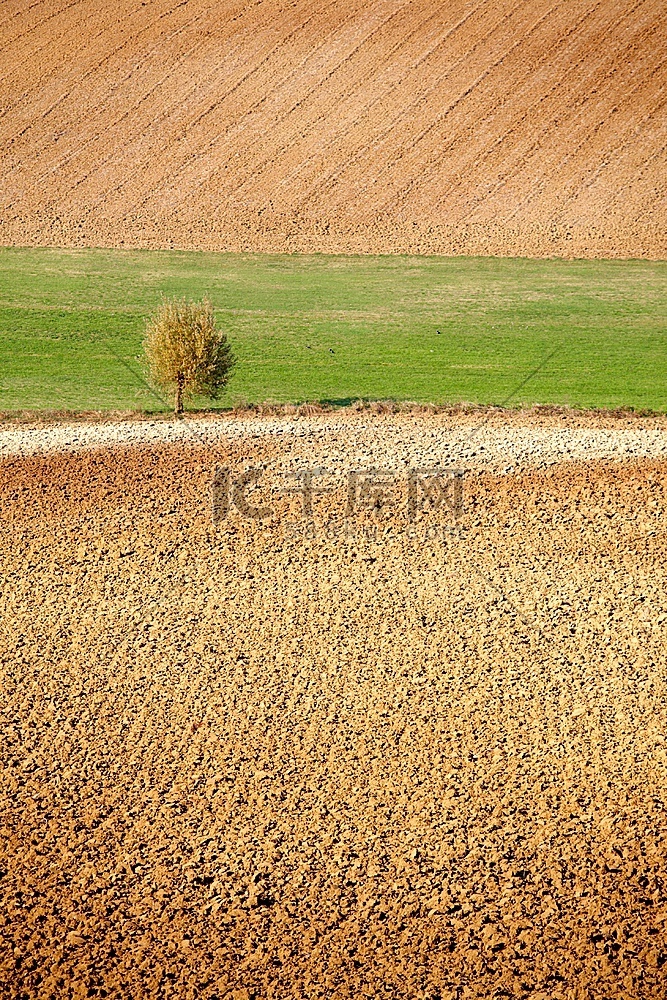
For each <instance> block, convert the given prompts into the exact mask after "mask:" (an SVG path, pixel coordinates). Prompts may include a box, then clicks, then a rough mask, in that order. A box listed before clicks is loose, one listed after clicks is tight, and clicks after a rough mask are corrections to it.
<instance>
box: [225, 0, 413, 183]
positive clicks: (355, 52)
mask: <svg viewBox="0 0 667 1000" xmlns="http://www.w3.org/2000/svg"><path fill="white" fill-rule="evenodd" d="M409 5H410V0H407V2H406V3H404V4H402V5H401V6H400V7H398V8H397V9H396V10H395V11H393V12H392V13H391V14H389V16H388V17H386V18H385V19H384V21H382V22H381V23H380V24H379V25H377V26H376V27H375V28H373V29H372V31H370V32H369V33H368V35H367V36H366V37H365V38H362V40H361V41H360V42H359V43H358V44H357V45H356V46H355V47H354V48H353V49H352V51H351V52H349V53H348V54H347V55H346V56H344V57H343V59H341V60H340V62H339V63H337V64H336V65H335V66H334V67H332V69H331V70H329V72H328V73H327V74H326V75H325V76H324V77H322V79H321V80H318V82H317V83H316V84H314V85H313V86H312V87H311V88H310V90H308V91H306V93H305V94H303V95H300V96H299V100H298V101H296V102H295V103H294V104H293V105H292V107H290V108H289V109H288V110H287V111H286V112H284V113H283V114H282V115H281V116H280V117H279V118H278V119H276V124H281V123H282V122H283V121H285V120H286V119H287V118H289V116H290V115H291V114H292V113H293V112H294V111H295V110H296V109H297V108H298V107H301V106H302V105H303V104H304V103H305V102H306V101H307V100H308V99H309V98H310V97H312V95H313V94H315V93H317V91H319V90H321V88H322V87H323V86H324V85H325V84H326V83H328V82H329V80H331V79H332V78H333V77H334V76H335V75H336V74H337V73H338V72H339V71H340V70H341V69H342V68H343V67H344V66H346V65H347V64H348V63H349V62H350V61H351V60H352V59H354V57H355V56H356V55H358V53H359V52H360V51H361V49H362V48H363V47H364V46H365V45H367V44H368V43H369V42H370V40H371V39H372V38H374V37H375V36H376V35H377V34H379V33H380V32H381V31H382V30H383V29H384V28H386V27H387V25H388V24H390V23H391V21H393V20H394V18H396V17H398V16H399V15H400V14H401V13H403V11H404V10H405V8H406V7H408V6H409ZM429 20H430V19H429ZM368 75H370V74H367V76H366V78H365V79H367V78H368ZM361 85H362V84H361V83H359V84H358V85H357V86H356V87H354V88H352V89H351V90H348V91H346V92H345V93H344V94H343V95H342V96H341V98H340V100H341V101H343V100H346V99H348V97H349V95H350V93H354V92H355V90H357V89H358V88H359V86H361ZM312 128H313V124H312V123H311V124H310V125H309V129H308V130H309V131H312ZM255 144H257V140H256V142H255ZM286 148H288V147H286ZM270 162H271V158H269V157H267V158H265V159H264V160H263V161H261V162H260V163H259V164H258V165H257V166H256V167H255V168H254V170H253V175H254V176H253V180H254V178H255V177H256V176H257V174H259V173H261V171H262V170H263V169H264V168H265V167H266V166H267V164H269V163H270ZM248 183H249V181H248V180H246V181H242V182H241V183H240V184H239V185H237V187H235V188H232V190H231V191H230V192H229V193H230V195H234V194H237V193H238V192H239V191H240V190H242V189H243V188H244V187H245V186H246V185H247V184H248Z"/></svg>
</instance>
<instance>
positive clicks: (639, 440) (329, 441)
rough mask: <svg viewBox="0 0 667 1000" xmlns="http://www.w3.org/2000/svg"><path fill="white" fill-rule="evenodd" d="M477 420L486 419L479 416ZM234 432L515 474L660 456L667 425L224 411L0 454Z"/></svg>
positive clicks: (55, 438) (66, 435) (85, 428)
mask: <svg viewBox="0 0 667 1000" xmlns="http://www.w3.org/2000/svg"><path fill="white" fill-rule="evenodd" d="M482 420H484V418H482ZM241 438H248V439H262V438H265V439H267V441H270V440H271V439H273V440H274V442H276V443H278V442H280V445H281V447H280V452H281V455H282V459H281V461H280V464H284V465H286V466H289V465H291V464H293V462H295V461H299V462H303V461H304V460H307V461H309V462H311V463H313V464H317V463H322V464H324V463H328V464H329V465H330V466H332V467H334V468H335V467H336V466H337V465H340V464H345V465H346V466H348V465H349V463H350V462H351V461H354V462H357V463H359V464H371V465H385V466H392V467H401V466H410V465H415V464H417V465H419V464H421V465H424V464H426V465H445V466H447V465H455V466H459V467H464V468H488V469H492V470H494V471H507V472H510V471H515V470H516V469H519V468H525V467H538V468H544V467H546V466H549V465H553V464H555V463H557V462H560V461H564V460H582V459H600V458H602V459H627V458H639V457H648V458H663V457H665V456H667V427H665V426H662V425H661V422H657V421H656V422H655V423H654V425H653V426H651V424H648V425H647V424H642V423H641V422H639V421H636V422H635V424H631V425H630V426H627V425H626V426H621V427H618V426H608V427H604V426H602V427H591V426H588V427H586V426H584V427H576V426H563V425H562V423H561V424H560V425H558V424H556V425H555V426H536V425H535V422H533V424H532V425H531V423H530V422H529V423H526V424H524V425H523V426H522V425H521V424H517V422H516V420H508V421H507V422H505V423H504V424H503V423H500V424H499V423H498V422H497V420H496V421H495V422H494V423H480V418H479V417H477V421H476V422H472V421H471V419H470V416H469V415H467V416H464V417H460V418H452V417H451V415H449V416H446V417H443V416H441V415H436V416H428V415H427V416H424V415H418V416H414V415H398V416H396V415H392V416H379V417H378V416H372V417H369V416H368V415H363V416H362V415H359V414H349V413H348V414H342V415H336V416H331V415H324V416H313V417H298V418H288V417H226V418H223V419H220V418H218V419H210V420H202V419H196V420H181V421H164V420H154V421H151V420H142V421H123V422H118V423H102V424H85V423H72V424H57V425H54V426H45V427H32V428H21V427H12V428H8V429H5V430H1V431H0V456H9V455H29V454H36V453H48V452H61V451H79V450H82V449H91V448H106V447H113V446H115V445H127V444H132V445H152V446H154V445H158V444H162V443H164V444H167V443H188V442H192V443H193V444H197V445H201V444H204V445H205V446H207V447H215V445H216V444H219V443H223V442H225V441H234V440H239V439H241Z"/></svg>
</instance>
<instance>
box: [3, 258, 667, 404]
mask: <svg viewBox="0 0 667 1000" xmlns="http://www.w3.org/2000/svg"><path fill="white" fill-rule="evenodd" d="M205 293H207V294H208V295H209V297H210V298H211V301H212V302H213V304H214V306H215V309H216V314H217V317H218V321H219V324H220V325H221V326H222V327H223V328H224V329H225V330H226V331H227V332H228V334H229V337H230V339H231V341H232V343H233V346H234V350H235V353H236V355H237V358H238V362H239V363H238V367H237V370H236V373H235V375H234V378H233V380H232V382H231V383H230V385H229V388H228V390H227V391H226V393H225V395H224V397H223V398H221V399H220V400H219V401H218V403H217V404H215V405H216V406H218V407H228V406H230V405H232V404H234V403H238V402H241V401H244V402H261V401H267V400H272V401H276V402H301V401H304V400H326V401H332V402H340V403H345V402H348V401H350V400H353V399H358V398H364V399H396V400H414V401H419V402H434V403H444V402H458V401H469V402H478V403H501V402H507V403H509V404H510V405H519V404H532V403H558V404H570V405H573V406H586V407H618V406H629V407H634V408H637V409H652V410H659V411H665V410H667V262H657V263H653V262H646V261H557V260H517V259H499V258H464V257H459V258H456V257H454V258H442V257H440V258H436V257H419V258H415V257H389V256H387V257H325V256H260V255H247V254H213V253H182V252H176V251H120V250H119V251H109V250H77V251H69V250H51V249H37V250H36V249H13V248H12V249H10V248H5V249H0V410H3V411H13V410H21V409H33V410H42V409H69V410H86V409H141V410H148V411H156V410H161V409H164V408H165V407H164V405H163V403H162V402H161V401H160V400H159V399H157V398H156V397H155V396H154V395H153V394H152V393H151V391H150V390H149V388H148V387H147V386H146V384H145V382H144V376H143V373H142V363H141V340H142V334H143V328H144V323H145V318H146V316H147V315H148V314H149V313H150V312H151V310H153V309H154V308H155V306H156V305H157V304H158V303H159V301H160V299H161V297H162V296H171V295H177V296H187V297H190V298H199V297H201V296H202V295H204V294H205ZM438 330H439V331H440V333H439V334H438V333H437V332H436V331H438ZM535 369H539V370H537V371H535ZM531 373H534V374H532V377H529V376H531ZM201 405H203V406H209V405H210V404H209V403H208V402H207V401H205V400H202V401H201Z"/></svg>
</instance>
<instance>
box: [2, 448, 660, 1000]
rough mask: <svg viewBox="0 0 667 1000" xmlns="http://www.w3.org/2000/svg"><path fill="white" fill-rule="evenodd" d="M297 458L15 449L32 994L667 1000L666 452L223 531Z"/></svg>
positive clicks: (10, 926)
mask: <svg viewBox="0 0 667 1000" xmlns="http://www.w3.org/2000/svg"><path fill="white" fill-rule="evenodd" d="M282 447H283V445H282V444H281V442H279V441H275V440H273V439H271V438H270V437H264V438H258V439H254V440H253V439H251V440H247V441H238V442H237V441H228V442H224V443H223V444H221V445H220V447H219V448H218V449H217V450H216V454H215V456H212V455H211V453H210V451H207V450H204V449H195V448H185V447H183V446H178V445H173V446H169V447H158V448H156V447H152V448H149V447H144V448H126V449H116V450H100V451H86V452H81V453H77V454H74V453H70V454H53V455H41V456H32V457H26V458H18V457H13V458H5V459H3V460H2V462H0V480H1V490H0V496H1V497H2V501H1V503H2V518H1V519H0V547H1V552H2V569H3V572H2V591H3V593H2V603H3V614H2V619H1V621H2V624H1V628H0V651H1V653H0V661H1V664H2V667H1V670H2V685H3V699H2V725H1V726H0V748H1V754H2V807H1V808H2V821H1V822H2V836H1V837H0V870H1V871H2V879H0V893H1V905H0V920H1V922H2V927H1V934H2V951H1V953H0V957H1V972H0V975H1V977H2V979H1V982H2V992H3V995H4V996H7V997H12V998H13V997H16V998H18V997H21V998H25V997H29V998H32V997H39V998H40V1000H41V998H46V997H54V998H55V997H57V998H60V997H79V996H86V997H90V996H108V997H129V996H131V997H133V998H139V997H144V996H145V997H167V996H172V997H205V998H207V1000H213V998H214V997H219V998H223V997H230V998H231V997H234V998H237V1000H239V998H250V997H255V998H257V1000H259V998H264V997H266V998H276V1000H277V998H281V1000H282V998H285V1000H287V998H290V1000H291V998H306V997H308V998H311V997H316V996H319V997H332V998H333V997H335V998H341V997H349V998H352V997H354V998H358V997H364V996H367V997H373V998H375V997H382V996H387V997H397V998H413V997H414V998H418V997H419V998H429V1000H436V998H441V1000H443V998H447V1000H454V998H457V1000H459V998H463V997H465V998H474V997H477V998H480V1000H481V998H489V997H502V996H504V997H533V998H537V997H539V998H543V1000H546V998H549V1000H565V998H567V1000H570V998H571V1000H575V998H576V1000H580V998H586V1000H589V998H590V1000H603V998H606V1000H609V998H614V1000H615V998H619V1000H620V998H623V1000H649V998H662V997H664V991H665V979H666V973H667V964H666V963H667V937H666V933H667V890H666V888H665V877H666V868H667V859H666V856H665V850H666V841H665V835H666V822H665V808H666V804H665V787H666V780H667V747H666V744H665V723H666V722H667V704H666V701H665V695H666V685H665V645H664V623H665V618H666V616H667V598H666V594H665V579H664V577H665V548H666V543H665V534H664V513H665V501H666V498H665V471H666V470H665V462H664V461H658V460H651V459H645V458H644V459H636V460H634V461H625V462H588V463H584V462H578V463H562V464H559V465H556V466H554V467H552V468H550V469H547V470H536V469H533V470H526V471H524V472H521V473H517V474H514V475H505V476H501V475H493V474H491V473H489V472H484V471H481V472H479V473H475V474H473V473H469V474H468V475H467V477H466V478H465V480H464V497H463V510H462V512H460V514H459V517H458V519H455V518H454V517H453V515H450V514H447V512H446V511H443V510H440V509H438V508H433V509H429V507H428V505H426V506H425V507H424V510H423V511H422V512H421V513H420V514H418V515H417V519H416V520H414V521H412V522H410V521H407V520H406V514H405V510H404V509H403V508H402V507H400V506H396V507H394V508H391V507H388V508H380V509H379V510H375V511H372V510H367V509H366V508H363V507H362V508H360V509H359V510H357V509H356V508H355V510H354V512H351V513H350V514H349V516H348V517H347V526H348V530H347V533H342V534H338V535H337V536H335V537H332V536H331V535H330V534H328V533H327V531H325V530H324V529H325V526H326V524H328V523H330V522H331V520H332V519H341V517H342V511H343V508H344V504H345V494H344V492H339V493H331V494H322V495H318V496H317V497H316V498H315V502H314V515H313V523H312V525H311V526H310V528H308V525H307V524H304V522H303V521H300V520H299V509H300V498H299V497H298V496H290V495H288V496H285V495H283V496H282V497H274V499H273V512H272V513H271V515H270V516H268V517H266V518H265V519H263V520H261V521H252V520H249V519H247V518H244V517H242V516H241V515H240V513H239V511H238V510H237V509H236V508H235V507H234V506H233V505H232V507H231V508H230V510H229V513H228V514H227V516H226V517H223V518H221V519H220V520H219V522H218V523H215V524H214V523H213V522H212V520H211V516H210V515H211V511H210V484H211V476H212V466H213V465H214V464H216V463H217V464H220V465H222V466H224V467H227V468H229V469H231V470H233V473H234V477H238V475H239V473H240V472H241V470H243V469H244V468H246V467H248V466H252V467H255V468H259V467H261V466H262V465H266V467H267V469H270V468H276V467H278V466H279V465H280V463H281V461H282V459H281V448H282ZM438 525H439V526H440V529H439V530H437V531H436V530H435V529H436V527H437V526H438Z"/></svg>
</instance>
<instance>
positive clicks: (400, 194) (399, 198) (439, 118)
mask: <svg viewBox="0 0 667 1000" xmlns="http://www.w3.org/2000/svg"><path fill="white" fill-rule="evenodd" d="M564 2H565V0H560V2H558V3H555V4H554V5H553V6H552V7H551V8H549V10H548V11H546V12H545V13H544V14H543V15H542V17H540V18H539V19H538V20H537V21H536V22H535V23H534V24H533V26H532V27H531V28H530V30H529V31H528V32H526V33H525V34H524V35H523V36H522V37H521V38H520V39H518V40H517V41H515V42H514V43H513V44H512V45H510V47H509V48H508V49H506V50H505V52H503V54H502V55H501V56H500V57H499V58H497V59H496V60H494V62H493V63H491V65H490V66H487V68H486V69H485V70H484V71H483V72H482V73H480V74H479V75H478V76H477V77H476V79H475V80H473V82H472V83H471V84H470V85H469V86H468V87H466V89H465V90H464V91H462V93H460V94H459V96H458V97H457V98H456V99H455V100H454V101H451V102H450V104H449V105H448V106H447V108H446V109H445V110H444V111H443V112H441V113H440V114H438V115H436V116H435V118H434V119H433V120H432V121H431V122H430V123H429V124H428V125H427V126H426V127H425V128H423V129H422V130H421V132H420V133H419V134H418V136H417V137H416V139H415V140H414V141H413V143H412V145H411V150H410V151H411V152H412V151H413V150H414V148H415V147H416V146H417V145H418V144H419V143H420V142H423V140H424V139H425V138H426V137H427V136H428V135H430V134H431V133H432V132H433V131H435V129H437V128H439V127H440V125H441V124H442V122H443V121H444V120H445V118H447V116H448V115H450V114H451V113H452V111H454V110H455V109H456V108H457V107H459V105H461V104H462V103H463V102H464V101H465V100H466V99H467V98H468V97H470V95H471V94H472V92H473V91H474V90H475V88H476V87H478V86H479V85H480V83H482V82H483V81H484V80H486V79H487V78H488V77H489V76H490V75H491V74H492V73H493V72H494V71H495V70H496V69H498V67H499V66H501V65H502V64H503V62H505V60H506V59H507V58H508V57H509V56H510V55H512V54H513V53H514V52H516V51H517V50H518V49H520V48H521V47H522V46H523V45H524V43H525V42H526V40H527V39H528V38H530V36H531V35H533V34H534V33H535V32H536V31H537V30H538V29H539V28H540V27H541V26H542V25H543V24H544V23H545V21H547V19H548V18H549V17H550V16H551V15H552V14H553V13H554V11H556V10H558V9H559V8H560V7H563V6H564ZM405 155H406V154H405V152H402V153H399V155H398V156H396V157H395V159H394V160H392V162H391V163H390V164H387V166H386V167H385V168H384V169H383V171H382V173H386V171H387V170H390V169H393V168H394V166H395V165H396V164H397V163H400V162H401V160H403V159H405ZM433 169H437V161H436V166H435V167H434V165H433V164H432V165H431V168H430V171H429V173H426V172H424V173H422V172H420V173H419V176H418V177H412V178H411V180H409V181H408V183H407V184H405V185H403V187H402V188H401V189H400V190H399V191H397V192H396V195H395V196H394V197H393V198H392V199H391V201H390V202H385V203H384V204H383V205H382V206H380V208H379V211H380V212H387V211H388V209H389V207H390V206H391V207H394V206H397V205H401V204H403V203H404V202H405V200H406V198H407V197H408V195H409V194H410V191H412V189H413V188H414V187H415V185H416V184H417V182H418V181H419V182H420V183H421V182H423V180H424V179H425V177H427V176H429V175H430V173H432V172H433Z"/></svg>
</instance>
